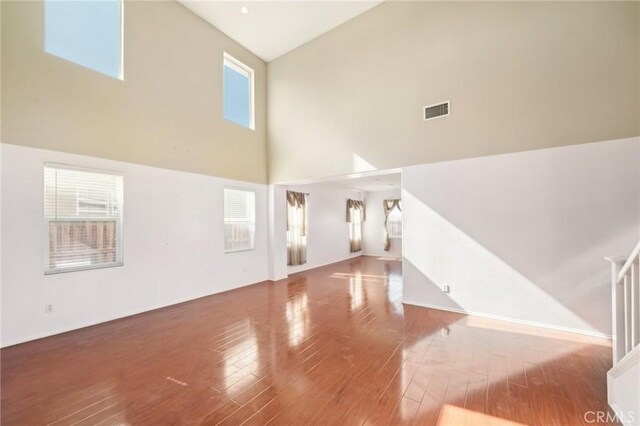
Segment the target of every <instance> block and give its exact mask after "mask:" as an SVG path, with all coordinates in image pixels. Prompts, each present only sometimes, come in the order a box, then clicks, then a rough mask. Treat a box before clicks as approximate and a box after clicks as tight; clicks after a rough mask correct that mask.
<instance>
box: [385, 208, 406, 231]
mask: <svg viewBox="0 0 640 426" xmlns="http://www.w3.org/2000/svg"><path fill="white" fill-rule="evenodd" d="M400 208H401V207H400V205H399V204H398V205H397V206H395V207H394V208H393V210H391V212H389V220H388V221H387V229H388V232H389V238H402V211H401V210H400Z"/></svg>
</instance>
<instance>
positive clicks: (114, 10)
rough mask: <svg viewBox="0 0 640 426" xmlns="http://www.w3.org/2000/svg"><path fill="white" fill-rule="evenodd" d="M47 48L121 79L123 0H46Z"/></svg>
mask: <svg viewBox="0 0 640 426" xmlns="http://www.w3.org/2000/svg"><path fill="white" fill-rule="evenodd" d="M44 18H45V19H44V24H45V30H44V34H45V37H44V48H45V51H46V52H48V53H50V54H52V55H55V56H58V57H60V58H63V59H66V60H67V61H71V62H73V63H76V64H78V65H82V66H83V67H86V68H90V69H92V70H94V71H98V72H101V73H103V74H106V75H108V76H111V77H114V78H119V79H122V0H77V1H69V0H45V14H44Z"/></svg>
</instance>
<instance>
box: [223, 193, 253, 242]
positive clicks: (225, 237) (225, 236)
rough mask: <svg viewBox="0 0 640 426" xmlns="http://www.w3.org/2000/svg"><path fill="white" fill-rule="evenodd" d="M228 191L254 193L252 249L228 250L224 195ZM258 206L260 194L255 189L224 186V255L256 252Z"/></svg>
mask: <svg viewBox="0 0 640 426" xmlns="http://www.w3.org/2000/svg"><path fill="white" fill-rule="evenodd" d="M226 190H231V191H242V192H251V193H253V247H251V248H243V249H235V250H227V232H226V229H225V226H226V224H227V218H226V216H225V197H224V193H225V191H226ZM257 204H258V192H257V191H256V190H255V189H249V188H242V187H238V186H227V185H225V186H224V188H223V190H222V249H223V252H224V254H231V253H242V252H245V251H254V250H255V249H256V233H257V232H258V212H257V210H258V209H257Z"/></svg>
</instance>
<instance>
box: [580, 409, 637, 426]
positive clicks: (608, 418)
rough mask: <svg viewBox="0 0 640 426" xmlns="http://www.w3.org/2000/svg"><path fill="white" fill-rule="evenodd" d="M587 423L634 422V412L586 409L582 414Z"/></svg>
mask: <svg viewBox="0 0 640 426" xmlns="http://www.w3.org/2000/svg"><path fill="white" fill-rule="evenodd" d="M582 418H583V419H584V421H585V422H587V423H617V422H620V423H623V424H635V422H636V413H635V412H633V411H626V412H624V411H622V412H619V413H613V412H609V411H587V412H585V413H584V415H583V416H582Z"/></svg>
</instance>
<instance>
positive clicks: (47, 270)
mask: <svg viewBox="0 0 640 426" xmlns="http://www.w3.org/2000/svg"><path fill="white" fill-rule="evenodd" d="M47 167H49V168H53V169H63V170H72V171H80V172H89V173H101V174H107V175H112V176H119V177H121V178H122V194H121V200H120V201H121V203H120V205H119V207H120V215H119V218H118V221H119V224H118V225H119V230H120V233H119V237H120V238H119V242H116V259H119V260H116V261H115V262H110V263H99V264H95V265H83V266H73V267H68V268H51V261H50V251H49V247H50V240H49V236H50V234H49V229H50V223H51V222H52V220H51V219H49V218H48V217H47V208H46V199H47V188H46V173H45V170H46V168H47ZM124 176H125V175H124V173H123V172H119V171H114V170H105V169H99V168H95V167H84V166H75V165H71V164H63V163H54V162H45V163H44V164H43V167H42V184H43V187H42V196H43V197H42V199H43V208H42V213H43V225H44V226H43V235H44V242H45V244H44V247H43V252H44V262H43V265H44V275H45V276H46V275H57V274H65V273H68V272H78V271H89V270H92V269H105V268H116V267H120V266H124ZM76 202H77V200H76ZM64 220H65V221H67V222H73V221H78V222H89V221H93V222H101V221H109V220H112V218H105V217H85V218H65V219H64ZM118 250H119V251H118ZM118 253H119V256H118Z"/></svg>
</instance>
